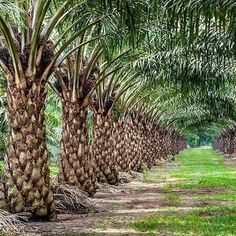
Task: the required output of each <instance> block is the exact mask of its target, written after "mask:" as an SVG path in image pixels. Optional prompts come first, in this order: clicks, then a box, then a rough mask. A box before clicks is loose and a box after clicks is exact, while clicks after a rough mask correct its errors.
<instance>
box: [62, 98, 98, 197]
mask: <svg viewBox="0 0 236 236" xmlns="http://www.w3.org/2000/svg"><path fill="white" fill-rule="evenodd" d="M62 106H63V116H62V118H63V119H62V120H63V125H62V127H63V128H62V129H63V131H62V140H61V147H62V153H61V159H60V160H61V163H60V164H61V165H60V173H59V182H65V183H68V184H70V185H75V186H77V187H78V188H79V189H82V190H84V191H86V192H88V193H90V194H94V193H95V190H96V175H95V174H94V163H93V161H92V160H91V159H90V157H91V156H90V153H89V143H88V133H87V107H86V108H83V107H81V106H80V104H78V103H72V102H71V103H68V102H67V103H66V102H65V101H63V102H62Z"/></svg>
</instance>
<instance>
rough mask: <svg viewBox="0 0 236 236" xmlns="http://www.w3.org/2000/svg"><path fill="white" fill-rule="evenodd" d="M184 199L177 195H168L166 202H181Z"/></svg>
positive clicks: (165, 198)
mask: <svg viewBox="0 0 236 236" xmlns="http://www.w3.org/2000/svg"><path fill="white" fill-rule="evenodd" d="M181 199H182V197H181V196H180V195H177V194H166V195H165V197H164V200H165V201H167V202H179V201H181Z"/></svg>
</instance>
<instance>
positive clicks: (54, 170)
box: [49, 166, 59, 176]
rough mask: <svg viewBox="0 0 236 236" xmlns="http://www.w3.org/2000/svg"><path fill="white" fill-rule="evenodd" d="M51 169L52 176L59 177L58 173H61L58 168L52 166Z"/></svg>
mask: <svg viewBox="0 0 236 236" xmlns="http://www.w3.org/2000/svg"><path fill="white" fill-rule="evenodd" d="M49 169H50V175H51V176H57V174H58V171H59V168H58V166H50V167H49Z"/></svg>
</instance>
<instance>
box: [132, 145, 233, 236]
mask: <svg viewBox="0 0 236 236" xmlns="http://www.w3.org/2000/svg"><path fill="white" fill-rule="evenodd" d="M176 166H179V167H178V168H175V169H173V170H172V169H170V170H169V169H168V171H161V170H158V168H157V169H156V170H157V172H158V174H157V175H156V176H158V178H160V179H165V178H166V179H168V178H175V179H176V180H177V181H175V183H171V184H166V185H165V186H164V187H163V188H164V189H165V190H168V191H172V190H174V191H177V190H186V189H190V190H191V191H192V192H193V194H192V195H190V196H188V197H190V198H192V201H195V200H197V201H198V205H197V206H195V207H194V206H193V208H192V209H191V210H190V211H189V212H188V213H186V212H185V213H184V212H183V211H181V210H180V211H178V207H176V208H175V209H176V210H171V211H170V210H168V209H167V211H165V213H163V212H162V213H158V214H157V215H155V216H152V217H147V218H144V219H141V220H138V221H135V222H134V223H132V227H133V228H134V229H136V230H138V231H144V232H149V233H150V235H151V233H154V235H158V234H159V233H160V234H163V233H164V235H204V236H211V235H215V236H229V235H236V206H234V202H235V201H236V169H235V168H231V167H228V166H226V165H225V160H224V158H223V157H221V156H219V155H217V154H216V153H215V152H213V151H211V150H207V149H190V150H187V151H186V152H184V153H181V154H179V155H177V157H176ZM159 168H160V167H159ZM155 180H157V179H155V173H152V174H150V175H148V173H146V181H147V182H150V181H155ZM199 189H206V190H207V189H211V190H213V189H217V190H218V191H219V193H216V194H215V193H214V194H208V193H204V194H199V192H197V190H199ZM195 190H196V191H195ZM194 191H195V192H194ZM164 200H165V201H180V200H181V201H182V200H184V195H183V196H182V195H181V196H179V195H178V194H176V192H175V193H174V194H172V193H167V194H166V195H165V196H164ZM185 201H189V200H188V198H186V199H185ZM201 201H202V202H204V201H213V204H212V205H211V206H208V207H204V204H202V205H201ZM214 201H222V202H223V203H221V205H220V206H214V204H216V203H214ZM224 201H226V202H225V204H224ZM199 202H200V204H199ZM228 202H231V204H230V205H229V204H228Z"/></svg>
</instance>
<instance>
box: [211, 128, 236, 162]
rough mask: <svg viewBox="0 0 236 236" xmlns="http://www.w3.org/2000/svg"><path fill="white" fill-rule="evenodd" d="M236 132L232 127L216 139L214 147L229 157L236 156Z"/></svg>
mask: <svg viewBox="0 0 236 236" xmlns="http://www.w3.org/2000/svg"><path fill="white" fill-rule="evenodd" d="M235 142H236V133H235V130H234V129H230V130H228V131H226V132H224V133H222V134H221V135H220V136H218V137H217V138H216V139H215V142H214V146H213V147H214V149H215V150H217V151H219V152H221V153H222V154H223V155H224V156H227V157H228V158H231V157H235V144H236V143H235Z"/></svg>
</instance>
